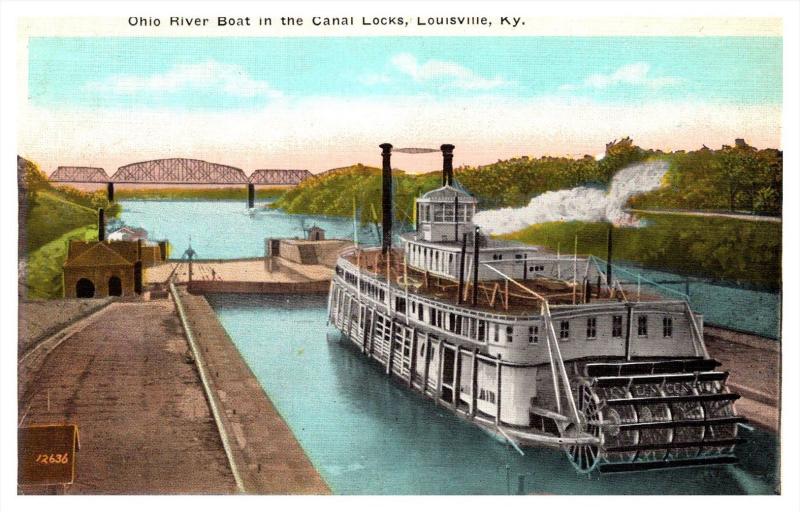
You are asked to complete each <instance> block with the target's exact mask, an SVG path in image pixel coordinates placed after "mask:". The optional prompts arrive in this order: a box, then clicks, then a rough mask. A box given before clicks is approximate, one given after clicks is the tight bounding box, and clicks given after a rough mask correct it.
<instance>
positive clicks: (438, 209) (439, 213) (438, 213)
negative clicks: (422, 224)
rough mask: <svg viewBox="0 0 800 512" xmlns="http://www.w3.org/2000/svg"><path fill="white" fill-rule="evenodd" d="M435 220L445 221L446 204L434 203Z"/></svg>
mask: <svg viewBox="0 0 800 512" xmlns="http://www.w3.org/2000/svg"><path fill="white" fill-rule="evenodd" d="M433 221H434V222H443V221H444V205H443V204H438V203H437V204H434V205H433Z"/></svg>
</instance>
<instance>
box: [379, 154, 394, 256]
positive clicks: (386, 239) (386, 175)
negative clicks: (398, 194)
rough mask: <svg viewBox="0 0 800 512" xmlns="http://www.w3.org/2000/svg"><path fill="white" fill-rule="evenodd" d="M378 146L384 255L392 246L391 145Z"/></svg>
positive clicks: (382, 250) (382, 249)
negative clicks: (380, 168) (380, 157)
mask: <svg viewBox="0 0 800 512" xmlns="http://www.w3.org/2000/svg"><path fill="white" fill-rule="evenodd" d="M378 147H380V148H381V149H382V150H383V153H381V156H383V179H382V182H383V195H382V198H381V199H382V201H383V243H382V244H381V253H382V254H383V255H386V254H387V253H388V252H389V249H391V248H392V145H391V144H389V143H388V142H384V143H383V144H381V145H380V146H378Z"/></svg>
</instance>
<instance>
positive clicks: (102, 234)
mask: <svg viewBox="0 0 800 512" xmlns="http://www.w3.org/2000/svg"><path fill="white" fill-rule="evenodd" d="M97 239H98V240H99V241H101V242H102V241H104V240H105V239H106V211H105V210H103V209H102V208H100V209H99V210H97Z"/></svg>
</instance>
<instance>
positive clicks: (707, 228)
mask: <svg viewBox="0 0 800 512" xmlns="http://www.w3.org/2000/svg"><path fill="white" fill-rule="evenodd" d="M639 217H641V218H643V219H644V220H645V222H646V225H645V226H644V227H641V228H633V227H622V228H620V227H617V228H614V231H613V236H614V244H613V250H614V252H613V259H614V261H615V262H617V263H622V262H625V263H633V264H635V265H638V266H642V267H645V268H653V269H658V270H663V271H666V272H673V273H676V274H681V275H685V276H695V277H702V278H709V279H713V280H717V281H724V282H730V283H735V284H737V285H740V286H746V287H751V288H757V289H762V290H765V291H773V292H775V291H779V290H780V287H781V271H780V269H781V224H780V223H774V222H755V221H745V220H737V219H730V218H716V217H686V216H680V217H678V216H673V215H659V214H643V215H639ZM607 231H608V224H605V223H587V222H549V223H545V224H537V225H534V226H529V227H527V228H525V229H523V230H521V231H517V232H515V233H511V234H508V235H502V236H500V237H499V238H503V239H507V240H516V241H519V242H524V243H528V244H534V245H542V246H545V247H547V248H549V249H552V250H553V251H556V250H559V249H560V250H561V254H562V255H564V254H572V252H573V247H574V243H575V237H576V236H577V237H578V253H579V254H594V255H595V256H598V257H600V258H603V259H605V258H606V252H607V250H606V249H607V247H606V243H607V241H606V236H607Z"/></svg>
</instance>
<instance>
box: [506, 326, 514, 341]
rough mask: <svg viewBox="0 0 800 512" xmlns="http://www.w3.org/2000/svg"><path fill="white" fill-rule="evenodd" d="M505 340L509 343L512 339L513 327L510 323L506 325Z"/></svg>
mask: <svg viewBox="0 0 800 512" xmlns="http://www.w3.org/2000/svg"><path fill="white" fill-rule="evenodd" d="M506 341H507V342H508V343H511V342H513V341H514V328H513V327H511V326H510V325H507V326H506Z"/></svg>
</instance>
